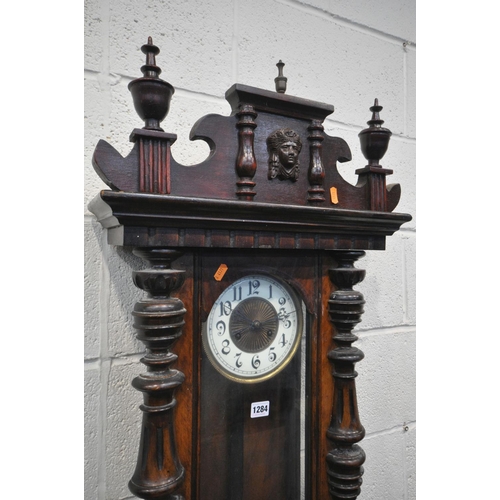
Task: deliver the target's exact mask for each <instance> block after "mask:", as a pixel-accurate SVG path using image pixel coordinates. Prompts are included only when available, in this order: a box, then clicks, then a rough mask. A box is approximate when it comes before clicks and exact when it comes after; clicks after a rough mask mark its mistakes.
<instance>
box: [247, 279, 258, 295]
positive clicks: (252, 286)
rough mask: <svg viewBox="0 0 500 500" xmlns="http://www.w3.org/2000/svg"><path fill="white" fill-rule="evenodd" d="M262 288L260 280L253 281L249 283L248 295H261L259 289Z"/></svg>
mask: <svg viewBox="0 0 500 500" xmlns="http://www.w3.org/2000/svg"><path fill="white" fill-rule="evenodd" d="M259 286H260V281H259V280H253V281H249V282H248V295H254V294H257V295H258V293H259V291H258V290H257V288H259Z"/></svg>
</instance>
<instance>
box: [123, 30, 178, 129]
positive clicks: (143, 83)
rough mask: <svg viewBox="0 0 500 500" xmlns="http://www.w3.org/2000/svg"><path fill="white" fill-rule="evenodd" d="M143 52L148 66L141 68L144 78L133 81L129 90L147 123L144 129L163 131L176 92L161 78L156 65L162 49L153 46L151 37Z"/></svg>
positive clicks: (142, 48)
mask: <svg viewBox="0 0 500 500" xmlns="http://www.w3.org/2000/svg"><path fill="white" fill-rule="evenodd" d="M141 50H142V52H143V53H144V54H146V64H145V65H144V66H142V67H141V71H142V74H143V75H144V76H143V77H142V78H136V79H135V80H132V81H131V82H130V83H129V84H128V89H129V90H130V92H131V93H132V98H133V99H134V107H135V110H136V111H137V114H138V115H139V116H140V117H141V118H142V119H143V120H144V122H145V126H144V127H143V128H145V129H148V130H158V131H163V129H162V128H161V127H160V122H161V121H162V120H164V119H165V117H166V116H167V114H168V111H169V108H170V99H171V98H172V94H173V93H174V92H175V90H174V87H172V85H170V83H167V82H165V81H164V80H162V79H161V78H159V75H160V73H161V69H160V68H159V67H158V66H157V65H156V55H157V54H159V52H160V49H159V48H158V47H157V46H156V45H154V44H153V39H152V38H151V37H148V43H147V44H145V45H143V46H142V47H141Z"/></svg>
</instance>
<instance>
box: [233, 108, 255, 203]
mask: <svg viewBox="0 0 500 500" xmlns="http://www.w3.org/2000/svg"><path fill="white" fill-rule="evenodd" d="M237 115H238V116H239V118H240V119H239V121H238V123H237V124H236V127H238V157H237V159H236V173H237V174H238V177H239V180H238V181H237V182H236V185H237V186H238V189H237V190H236V196H238V198H239V199H240V200H245V201H252V200H253V197H254V196H255V195H256V194H257V193H256V192H255V191H254V189H253V188H254V187H255V182H254V181H253V178H254V175H255V172H256V171H257V160H256V159H255V152H254V147H253V140H254V129H255V127H257V124H256V123H255V118H257V113H256V112H255V110H254V108H253V106H250V105H248V104H244V105H243V106H242V107H241V108H240V111H239V112H238V113H237Z"/></svg>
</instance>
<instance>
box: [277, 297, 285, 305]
mask: <svg viewBox="0 0 500 500" xmlns="http://www.w3.org/2000/svg"><path fill="white" fill-rule="evenodd" d="M278 302H279V304H280V306H282V305H283V304H285V302H286V299H285V297H280V298H279V299H278Z"/></svg>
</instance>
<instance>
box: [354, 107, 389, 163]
mask: <svg viewBox="0 0 500 500" xmlns="http://www.w3.org/2000/svg"><path fill="white" fill-rule="evenodd" d="M381 110H382V106H380V105H379V103H378V99H375V102H374V104H373V106H372V107H371V108H370V111H371V112H372V118H371V120H368V122H367V124H368V128H365V129H364V130H362V131H361V132H360V133H359V134H358V136H359V140H360V142H361V151H362V153H363V155H364V157H365V158H366V159H367V160H368V164H369V165H372V166H377V167H379V166H380V165H379V160H380V159H382V157H383V156H384V155H385V153H386V152H387V148H388V147H389V139H390V138H391V135H392V132H391V131H390V130H389V129H387V128H383V127H382V124H383V123H384V120H381V119H380V111H381Z"/></svg>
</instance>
